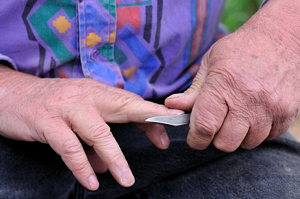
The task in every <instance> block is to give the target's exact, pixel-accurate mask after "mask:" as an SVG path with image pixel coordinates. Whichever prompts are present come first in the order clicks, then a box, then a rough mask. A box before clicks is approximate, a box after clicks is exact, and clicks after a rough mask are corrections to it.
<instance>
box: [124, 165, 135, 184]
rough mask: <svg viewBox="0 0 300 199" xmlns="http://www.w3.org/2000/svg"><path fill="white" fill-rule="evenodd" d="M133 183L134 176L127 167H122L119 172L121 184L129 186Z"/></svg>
mask: <svg viewBox="0 0 300 199" xmlns="http://www.w3.org/2000/svg"><path fill="white" fill-rule="evenodd" d="M134 183H135V178H134V176H133V174H132V172H131V170H130V169H129V168H126V167H125V168H123V169H122V174H121V185H122V186H124V187H131V186H132V185H133V184H134Z"/></svg>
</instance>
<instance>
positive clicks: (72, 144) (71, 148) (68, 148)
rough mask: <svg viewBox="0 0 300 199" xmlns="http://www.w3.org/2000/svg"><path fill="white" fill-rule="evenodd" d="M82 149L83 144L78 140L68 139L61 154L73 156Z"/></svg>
mask: <svg viewBox="0 0 300 199" xmlns="http://www.w3.org/2000/svg"><path fill="white" fill-rule="evenodd" d="M81 150H82V146H81V145H80V144H79V142H78V141H77V140H74V139H68V140H66V141H65V142H64V143H63V145H62V151H61V156H73V155H74V154H79V153H80V152H81Z"/></svg>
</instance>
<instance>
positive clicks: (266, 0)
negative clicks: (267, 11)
mask: <svg viewBox="0 0 300 199" xmlns="http://www.w3.org/2000/svg"><path fill="white" fill-rule="evenodd" d="M268 1H269V0H264V1H263V2H262V4H261V6H260V8H259V9H261V8H262V7H263V6H264V5H265V4H266V3H267V2H268Z"/></svg>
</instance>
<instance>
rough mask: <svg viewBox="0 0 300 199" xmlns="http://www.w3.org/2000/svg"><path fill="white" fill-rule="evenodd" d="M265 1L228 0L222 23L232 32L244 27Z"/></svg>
mask: <svg viewBox="0 0 300 199" xmlns="http://www.w3.org/2000/svg"><path fill="white" fill-rule="evenodd" d="M262 1H263V0H227V2H226V6H225V10H224V13H223V18H222V23H223V24H224V25H225V26H226V27H227V28H228V30H229V31H230V32H233V31H235V30H236V29H238V28H239V27H240V26H241V25H243V24H244V23H245V22H246V21H247V20H248V19H249V18H250V17H251V16H252V15H253V14H254V13H255V12H256V11H257V10H258V8H259V6H260V4H261V3H262Z"/></svg>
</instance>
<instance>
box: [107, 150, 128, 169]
mask: <svg viewBox="0 0 300 199" xmlns="http://www.w3.org/2000/svg"><path fill="white" fill-rule="evenodd" d="M123 159H125V157H124V155H123V153H115V154H111V155H110V158H109V159H108V161H107V165H118V166H120V167H123V166H124V165H120V163H121V162H124V161H123Z"/></svg>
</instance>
